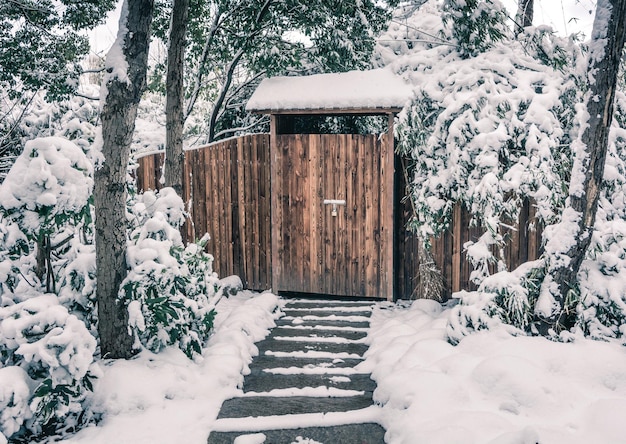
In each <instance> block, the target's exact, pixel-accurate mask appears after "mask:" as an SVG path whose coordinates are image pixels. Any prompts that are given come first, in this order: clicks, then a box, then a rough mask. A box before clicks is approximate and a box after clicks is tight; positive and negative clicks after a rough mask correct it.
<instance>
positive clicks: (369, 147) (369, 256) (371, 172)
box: [362, 139, 380, 294]
mask: <svg viewBox="0 0 626 444" xmlns="http://www.w3.org/2000/svg"><path fill="white" fill-rule="evenodd" d="M363 142H364V148H365V149H364V154H365V176H364V180H365V195H366V196H365V200H366V203H365V243H364V245H363V246H364V247H365V248H364V251H363V252H362V255H363V257H364V258H365V264H366V268H365V283H366V286H365V292H364V294H372V293H374V292H378V290H379V288H378V285H377V282H376V281H377V277H376V274H377V273H378V271H377V270H376V265H377V264H376V257H375V256H376V255H375V252H377V251H379V249H380V245H378V244H377V242H376V237H375V232H374V231H375V227H376V225H377V222H378V221H377V220H375V217H376V214H377V213H378V210H377V208H376V207H377V206H378V205H377V204H378V199H376V195H377V194H379V193H380V189H379V188H378V181H377V180H376V179H377V176H378V175H379V170H378V168H377V164H378V162H376V158H377V157H378V156H379V155H380V154H379V153H374V146H375V145H374V144H372V143H371V142H372V141H371V140H370V139H363Z"/></svg>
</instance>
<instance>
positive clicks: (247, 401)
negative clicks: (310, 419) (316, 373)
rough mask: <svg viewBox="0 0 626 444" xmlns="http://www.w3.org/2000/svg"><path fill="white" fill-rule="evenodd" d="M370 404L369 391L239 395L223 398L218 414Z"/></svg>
mask: <svg viewBox="0 0 626 444" xmlns="http://www.w3.org/2000/svg"><path fill="white" fill-rule="evenodd" d="M372 404H373V402H372V394H371V393H369V392H366V393H365V394H363V395H360V396H349V397H340V398H329V397H325V398H313V397H309V396H286V397H278V396H242V397H238V398H231V399H227V400H226V401H224V403H223V404H222V407H221V409H220V413H219V415H218V417H217V418H218V419H221V418H246V417H260V416H278V415H299V414H303V413H328V412H345V411H348V410H359V409H363V408H365V407H369V406H371V405H372Z"/></svg>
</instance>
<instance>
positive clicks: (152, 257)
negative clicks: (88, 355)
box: [121, 188, 218, 358]
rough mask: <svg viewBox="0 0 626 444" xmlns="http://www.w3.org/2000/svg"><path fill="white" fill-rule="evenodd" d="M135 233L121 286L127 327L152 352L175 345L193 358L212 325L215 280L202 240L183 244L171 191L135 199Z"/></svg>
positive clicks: (178, 206) (180, 213)
mask: <svg viewBox="0 0 626 444" xmlns="http://www.w3.org/2000/svg"><path fill="white" fill-rule="evenodd" d="M131 213H132V214H133V216H134V218H135V219H134V222H135V224H136V228H135V229H134V230H133V232H132V234H131V243H130V245H129V251H128V258H129V265H130V267H131V271H130V273H129V275H128V277H127V278H126V280H125V281H124V282H123V284H122V290H121V296H122V297H123V298H125V299H126V300H127V301H128V311H129V318H130V326H131V328H132V329H133V331H134V332H135V335H136V336H137V339H138V340H139V341H140V342H141V344H142V345H143V346H144V347H146V348H148V349H149V350H152V351H155V352H157V351H160V350H162V349H163V348H165V347H166V346H168V345H175V346H177V347H179V348H180V349H181V350H182V351H184V352H185V354H186V355H187V356H189V357H190V358H193V357H195V356H197V355H199V354H200V352H201V349H202V346H203V345H204V344H205V342H206V340H207V339H208V336H209V332H210V330H211V327H212V325H213V317H214V315H215V312H214V310H213V306H212V304H211V301H210V300H211V297H212V296H213V295H214V294H215V292H216V290H217V285H218V280H217V276H216V275H215V273H213V270H212V263H213V258H212V256H210V255H208V254H206V253H205V252H204V246H205V244H206V240H207V239H203V240H201V241H200V242H198V243H197V244H194V243H190V244H189V245H188V246H187V247H185V246H184V245H183V243H182V240H181V236H180V232H179V227H180V226H181V225H182V223H183V221H184V204H183V201H182V199H181V198H180V197H179V196H178V195H177V194H176V193H175V192H174V190H173V189H171V188H164V189H162V190H161V191H160V192H158V193H154V192H151V191H148V192H145V193H144V194H142V195H137V196H136V200H135V202H134V205H133V206H132V208H131Z"/></svg>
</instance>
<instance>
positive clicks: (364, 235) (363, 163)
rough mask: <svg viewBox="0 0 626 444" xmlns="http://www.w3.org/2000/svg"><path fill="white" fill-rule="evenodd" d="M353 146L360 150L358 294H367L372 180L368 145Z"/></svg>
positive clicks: (358, 176)
mask: <svg viewBox="0 0 626 444" xmlns="http://www.w3.org/2000/svg"><path fill="white" fill-rule="evenodd" d="M353 148H354V149H356V150H357V151H358V161H357V162H358V165H357V178H356V180H357V183H358V184H359V196H358V200H357V212H356V217H357V220H358V223H359V224H360V226H359V230H358V233H357V254H358V257H359V287H358V294H360V295H361V294H365V291H366V288H367V261H368V259H367V255H366V254H364V253H365V251H366V249H367V248H368V238H369V232H368V230H367V226H366V219H367V218H366V214H367V212H368V209H367V203H368V197H367V196H368V195H369V194H370V187H371V182H370V181H368V174H367V158H368V155H369V154H368V152H367V145H366V144H365V143H360V144H356V145H353Z"/></svg>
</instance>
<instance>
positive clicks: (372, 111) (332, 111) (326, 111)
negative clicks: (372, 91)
mask: <svg viewBox="0 0 626 444" xmlns="http://www.w3.org/2000/svg"><path fill="white" fill-rule="evenodd" d="M401 110H402V108H401V107H400V108H311V109H259V110H251V112H252V113H253V114H269V115H270V116H273V115H339V114H341V115H372V116H384V115H394V114H396V113H399V112H400V111H401Z"/></svg>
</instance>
